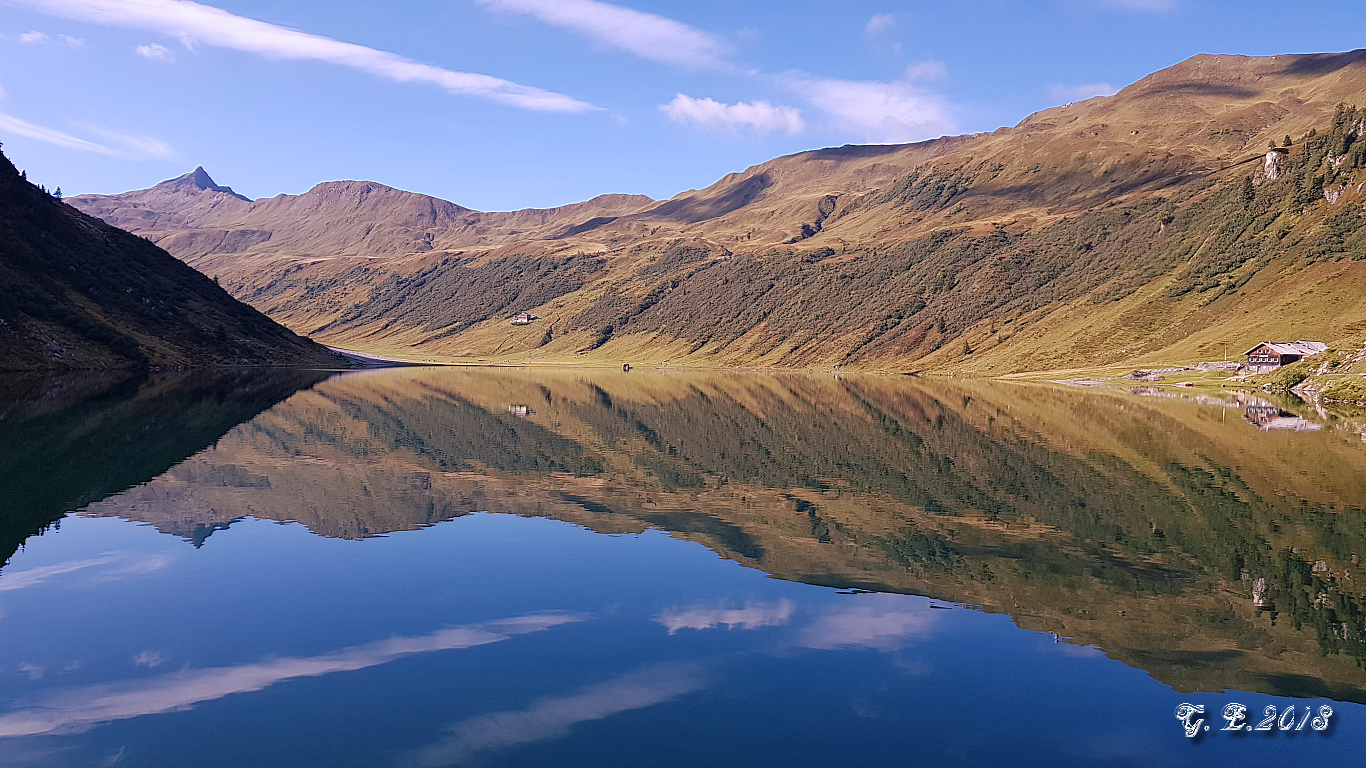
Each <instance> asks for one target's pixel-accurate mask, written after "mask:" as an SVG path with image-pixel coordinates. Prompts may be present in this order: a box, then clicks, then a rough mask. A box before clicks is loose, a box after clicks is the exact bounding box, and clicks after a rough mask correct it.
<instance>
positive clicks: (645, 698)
mask: <svg viewBox="0 0 1366 768" xmlns="http://www.w3.org/2000/svg"><path fill="white" fill-rule="evenodd" d="M705 685H706V681H705V679H704V677H703V675H702V673H701V671H700V670H699V669H698V668H697V667H695V666H692V665H682V664H667V665H660V666H653V667H646V668H644V669H640V670H637V671H635V672H631V673H630V674H626V675H622V676H621V677H618V678H615V679H612V680H608V681H606V682H603V683H598V684H597V685H592V686H589V687H587V688H584V689H582V690H580V691H579V692H578V693H574V694H571V695H569V696H560V697H552V698H544V699H541V700H539V701H537V702H536V703H534V704H532V705H531V706H530V707H528V708H526V709H523V710H516V711H510V712H494V713H492V714H488V715H481V716H479V717H474V718H471V719H469V720H465V721H463V722H460V723H456V724H455V725H453V726H451V727H450V729H449V730H450V731H451V736H450V737H449V738H447V739H445V740H443V741H441V742H438V743H436V744H433V745H431V746H428V747H426V748H424V749H422V750H420V751H418V753H417V754H416V755H415V756H414V758H413V760H412V763H413V764H414V765H417V766H422V767H423V768H437V766H450V765H459V764H460V763H464V762H468V761H469V760H470V759H471V758H473V757H474V756H476V755H478V754H479V753H481V752H488V751H491V750H494V749H503V748H507V747H514V746H518V745H521V744H531V743H534V742H537V741H544V740H546V739H552V738H556V737H558V736H563V735H564V734H565V733H568V732H569V730H570V729H571V728H573V727H574V726H575V725H578V724H579V723H586V722H589V721H592V720H602V719H604V718H607V717H611V716H612V715H616V714H619V713H622V712H629V711H631V710H636V709H644V708H646V707H652V706H654V705H656V704H662V703H664V702H666V701H670V700H672V699H676V698H678V697H680V696H684V695H687V694H689V693H692V692H694V691H698V690H701V689H702V688H703V687H705Z"/></svg>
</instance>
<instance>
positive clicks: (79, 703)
mask: <svg viewBox="0 0 1366 768" xmlns="http://www.w3.org/2000/svg"><path fill="white" fill-rule="evenodd" d="M579 620H581V617H576V616H570V615H567V614H541V615H530V616H519V617H515V618H512V619H506V620H503V621H495V622H488V623H485V624H474V625H469V626H464V627H450V628H448V629H443V630H440V631H437V632H433V633H432V634H429V635H421V636H417V637H393V638H390V639H388V640H380V641H378V642H374V643H367V644H365V645H358V646H355V647H353V648H345V649H342V650H340V651H336V652H335V653H327V654H322V655H320V656H296V657H284V658H276V659H271V660H269V661H260V662H256V663H253V664H242V665H239V666H235V667H210V668H206V669H185V670H179V671H176V672H171V673H167V674H164V675H159V676H157V677H151V678H143V679H138V680H130V681H123V682H120V683H109V684H100V685H91V686H86V687H83V688H74V689H70V690H66V691H58V692H56V693H54V694H52V695H50V696H48V697H47V698H45V699H43V700H42V701H39V702H38V703H36V704H35V705H33V706H29V707H25V708H21V709H16V710H12V711H10V712H9V713H7V714H4V715H0V738H4V737H14V736H36V735H38V734H44V733H79V732H81V731H86V730H89V729H91V728H93V727H95V726H97V725H99V724H101V723H108V722H113V721H115V720H127V719H129V718H134V717H141V716H143V715H155V714H161V713H163V712H175V711H179V710H184V709H188V708H190V707H192V706H194V705H195V704H199V703H202V702H205V701H213V700H215V699H221V698H223V697H224V696H229V695H231V694H234V693H250V692H252V691H259V690H262V689H264V688H268V687H270V686H272V685H275V684H277V683H281V682H284V681H286V680H293V679H295V678H300V677H318V676H320V675H326V674H331V673H333V672H351V671H355V670H358V669H366V668H367V667H373V666H377V665H380V664H385V663H388V662H390V661H394V660H395V659H401V658H403V657H405V656H413V655H416V654H421V653H431V652H433V651H448V650H456V649H461V648H473V647H475V646H479V645H486V644H488V643H496V642H499V641H502V640H507V639H509V638H510V637H512V636H513V635H521V634H526V633H528V632H537V631H541V630H545V629H549V628H550V627H554V626H557V625H560V624H565V623H568V622H573V621H579Z"/></svg>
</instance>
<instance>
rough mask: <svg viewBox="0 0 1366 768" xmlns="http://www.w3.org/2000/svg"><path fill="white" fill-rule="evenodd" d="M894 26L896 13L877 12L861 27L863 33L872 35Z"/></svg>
mask: <svg viewBox="0 0 1366 768" xmlns="http://www.w3.org/2000/svg"><path fill="white" fill-rule="evenodd" d="M894 27H896V14H893V13H879V14H877V15H875V16H873V18H871V19H869V20H868V23H867V24H865V25H864V27H863V34H865V35H868V36H869V37H872V36H873V35H877V34H880V33H882V32H886V31H888V30H890V29H893V28H894Z"/></svg>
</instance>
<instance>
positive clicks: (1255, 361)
mask: <svg viewBox="0 0 1366 768" xmlns="http://www.w3.org/2000/svg"><path fill="white" fill-rule="evenodd" d="M1326 349H1328V345H1327V344H1324V343H1323V342H1321V341H1291V342H1282V341H1264V342H1262V343H1261V344H1258V345H1257V346H1255V347H1253V348H1252V349H1249V350H1248V351H1246V352H1244V353H1243V354H1244V355H1246V356H1247V369H1248V370H1249V371H1251V372H1253V373H1265V372H1267V371H1274V370H1276V369H1277V368H1280V367H1281V366H1282V365H1290V364H1291V363H1298V362H1299V361H1301V360H1303V359H1304V358H1306V357H1310V356H1312V355H1317V354H1318V353H1320V352H1322V351H1324V350H1326Z"/></svg>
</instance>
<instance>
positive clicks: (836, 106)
mask: <svg viewBox="0 0 1366 768" xmlns="http://www.w3.org/2000/svg"><path fill="white" fill-rule="evenodd" d="M779 82H780V83H781V84H782V85H784V86H785V87H787V88H788V89H790V90H792V91H793V92H795V93H797V94H799V95H801V96H802V97H803V98H805V99H806V100H807V101H809V102H810V103H811V104H812V105H813V106H815V107H817V108H818V109H820V110H822V111H824V112H825V113H826V114H827V115H829V116H830V118H831V120H832V121H833V123H834V127H835V128H837V129H839V130H841V131H846V132H850V133H855V134H857V135H858V136H859V137H860V138H861V139H863V140H865V141H871V142H876V143H888V144H893V143H902V142H908V141H919V140H922V139H930V138H935V137H938V136H942V135H944V134H945V133H948V132H949V131H950V130H951V129H952V128H953V121H952V119H951V118H950V116H949V109H948V105H947V104H946V103H945V101H944V98H943V97H942V96H939V95H937V94H933V93H928V92H926V91H923V90H921V89H920V88H919V87H918V86H916V85H915V84H913V83H909V82H906V81H904V80H895V81H892V82H881V81H874V80H836V79H832V78H820V77H812V76H810V75H806V74H800V73H789V74H787V75H783V76H781V77H780V78H779Z"/></svg>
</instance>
